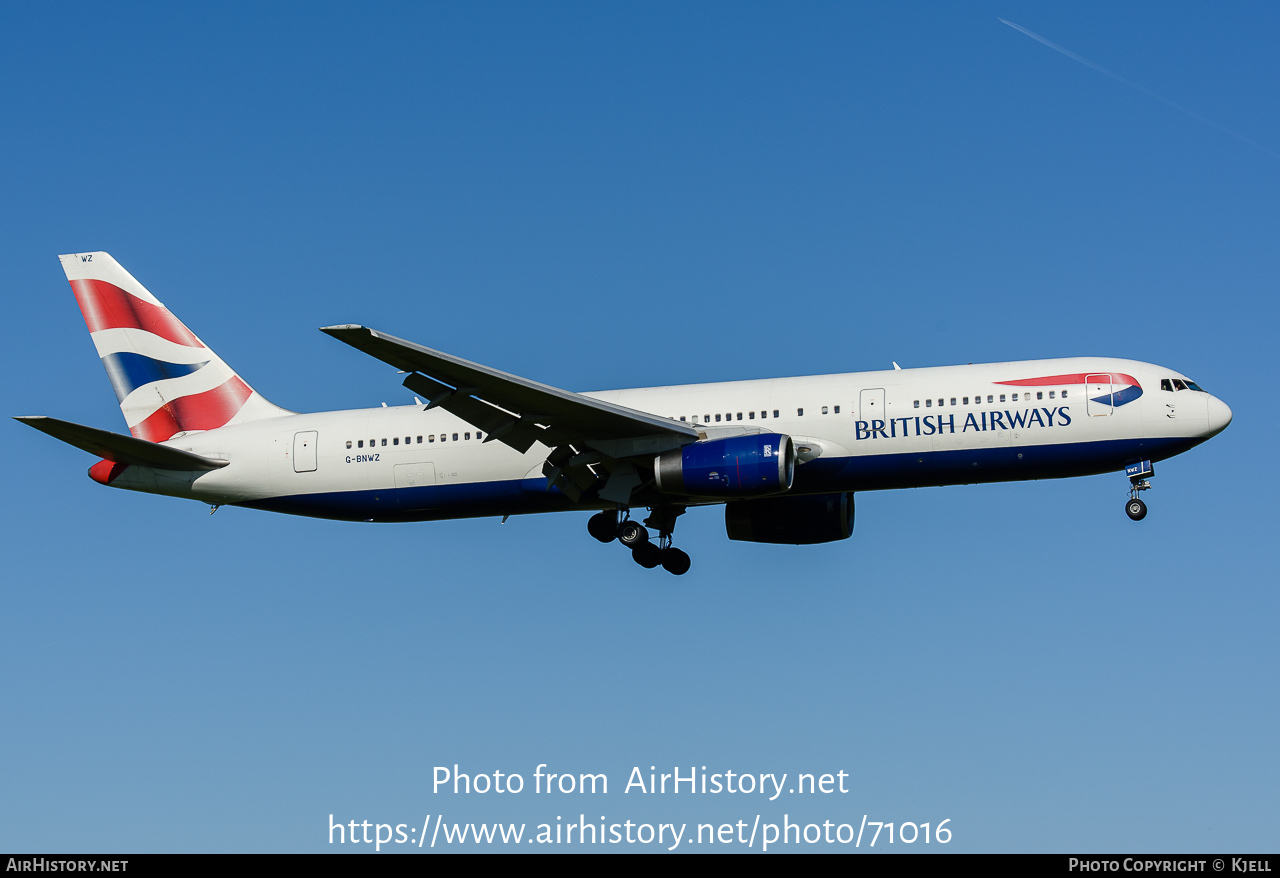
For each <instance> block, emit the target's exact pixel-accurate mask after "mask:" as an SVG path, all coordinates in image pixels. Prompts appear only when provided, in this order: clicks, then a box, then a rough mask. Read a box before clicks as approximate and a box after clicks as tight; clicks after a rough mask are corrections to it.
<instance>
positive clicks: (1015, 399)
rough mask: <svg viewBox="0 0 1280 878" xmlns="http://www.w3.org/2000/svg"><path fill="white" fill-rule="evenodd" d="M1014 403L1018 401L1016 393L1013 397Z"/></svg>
mask: <svg viewBox="0 0 1280 878" xmlns="http://www.w3.org/2000/svg"><path fill="white" fill-rule="evenodd" d="M1013 401H1014V402H1017V401H1018V394H1016V393H1015V394H1014V395H1013Z"/></svg>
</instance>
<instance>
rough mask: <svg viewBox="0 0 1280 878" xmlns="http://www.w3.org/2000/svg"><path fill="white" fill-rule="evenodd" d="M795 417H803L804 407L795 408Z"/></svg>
mask: <svg viewBox="0 0 1280 878" xmlns="http://www.w3.org/2000/svg"><path fill="white" fill-rule="evenodd" d="M796 417H797V418H803V417H804V409H796Z"/></svg>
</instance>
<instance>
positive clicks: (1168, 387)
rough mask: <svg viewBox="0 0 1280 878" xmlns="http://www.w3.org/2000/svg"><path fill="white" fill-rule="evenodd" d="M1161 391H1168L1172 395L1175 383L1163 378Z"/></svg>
mask: <svg viewBox="0 0 1280 878" xmlns="http://www.w3.org/2000/svg"><path fill="white" fill-rule="evenodd" d="M1160 389H1161V390H1167V391H1169V392H1170V393H1172V392H1173V382H1172V381H1170V380H1169V379H1168V378H1161V379H1160Z"/></svg>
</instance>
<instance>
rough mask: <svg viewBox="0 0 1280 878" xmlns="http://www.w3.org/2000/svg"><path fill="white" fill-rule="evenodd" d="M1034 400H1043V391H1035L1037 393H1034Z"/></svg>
mask: <svg viewBox="0 0 1280 878" xmlns="http://www.w3.org/2000/svg"><path fill="white" fill-rule="evenodd" d="M1036 399H1044V391H1043V390H1037V391H1036Z"/></svg>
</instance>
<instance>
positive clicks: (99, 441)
mask: <svg viewBox="0 0 1280 878" xmlns="http://www.w3.org/2000/svg"><path fill="white" fill-rule="evenodd" d="M14 420H15V421H21V422H22V423H24V424H26V425H27V426H28V427H34V428H36V429H37V430H39V431H40V432H41V433H48V434H49V435H50V436H52V437H53V438H54V439H61V440H62V441H63V442H65V443H67V444H68V445H74V446H75V447H76V448H79V449H82V450H84V451H87V452H89V453H90V454H96V455H97V456H98V457H101V458H103V459H104V460H111V461H115V462H116V463H131V464H136V465H137V466H149V467H154V468H155V469H169V470H179V471H184V472H188V471H191V470H205V471H208V470H214V469H218V468H219V467H224V466H226V465H227V464H228V463H229V461H226V460H214V459H213V458H210V457H203V456H201V455H199V454H192V453H191V452H190V451H183V450H181V449H179V448H170V447H169V446H168V445H157V444H156V443H155V442H148V441H146V440H145V439H135V438H134V437H132V436H125V435H123V434H120V433H112V432H111V431H110V430H99V429H98V428H97V427H86V426H85V425H83V424H73V423H72V422H71V421H61V420H59V419H57V418H47V417H44V416H43V415H31V416H27V417H21V418H14Z"/></svg>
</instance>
